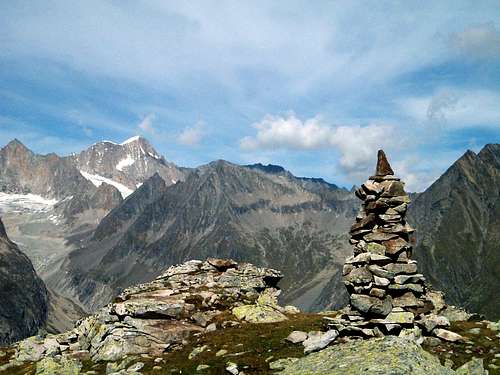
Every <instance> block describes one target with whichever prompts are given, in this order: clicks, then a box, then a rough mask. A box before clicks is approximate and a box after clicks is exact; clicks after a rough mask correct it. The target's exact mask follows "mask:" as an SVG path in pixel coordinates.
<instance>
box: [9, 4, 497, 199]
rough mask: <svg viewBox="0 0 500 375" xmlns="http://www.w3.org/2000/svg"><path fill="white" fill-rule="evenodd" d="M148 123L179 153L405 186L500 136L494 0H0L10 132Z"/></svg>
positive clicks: (57, 146) (112, 136)
mask: <svg viewBox="0 0 500 375" xmlns="http://www.w3.org/2000/svg"><path fill="white" fill-rule="evenodd" d="M134 135H142V136H144V137H146V138H147V139H148V140H149V141H150V142H151V143H152V144H153V145H154V147H155V148H156V149H157V150H158V151H159V152H160V153H161V154H163V155H164V156H165V158H166V159H167V160H169V161H172V162H174V163H176V164H178V165H181V166H187V167H195V166H198V165H201V164H205V163H208V162H210V161H212V160H216V159H225V160H228V161H231V162H234V163H239V164H250V163H256V162H261V163H264V164H268V163H271V164H278V165H282V166H283V167H285V168H286V169H288V170H290V171H291V172H292V173H293V174H295V175H299V176H307V177H323V178H324V179H325V180H327V181H329V182H332V183H335V184H337V185H340V186H345V187H347V188H350V187H351V186H352V185H353V184H359V183H361V182H363V180H365V179H366V178H367V177H368V176H369V175H370V174H373V172H374V169H375V162H376V151H377V150H378V149H379V148H383V149H384V150H385V151H386V153H387V155H388V157H389V160H390V162H391V164H392V165H393V169H394V170H395V172H396V174H397V175H399V176H400V177H402V178H403V179H404V180H405V181H406V183H407V189H408V190H410V191H423V190H424V189H425V188H427V187H428V186H429V185H430V184H431V183H432V182H433V181H434V180H435V179H436V178H438V177H439V176H440V175H441V174H442V173H443V172H444V171H446V169H447V168H448V167H449V166H450V165H451V164H452V163H453V162H454V161H455V160H456V159H457V158H459V157H460V156H461V155H462V154H463V153H464V152H465V151H467V150H468V149H471V150H473V151H475V152H478V151H479V150H480V149H481V148H482V147H483V146H484V145H485V144H487V143H500V7H499V6H498V2H497V1H468V2H465V1H460V0H453V1H428V2H417V1H314V2H311V1H294V0H288V1H243V0H242V1H224V0H219V1H209V0H206V1H186V2H178V1H154V0H151V1H140V0H137V1H129V0H123V1H118V0H116V1H114V0H109V1H105V0H99V1H94V0H86V1H79V2H69V1H51V0H44V1H41V0H40V1H37V0H35V1H23V0H18V1H1V2H0V144H2V145H3V144H5V143H7V142H9V141H10V140H11V139H13V138H18V139H20V140H21V141H22V142H23V143H25V144H26V145H27V146H28V147H30V148H31V149H32V150H34V151H36V152H39V153H48V152H56V153H58V154H61V155H66V154H69V153H71V152H77V151H80V150H82V149H84V148H86V147H88V146H89V145H91V144H92V143H94V142H97V141H100V140H112V141H116V142H121V141H123V140H125V139H127V138H129V137H131V136H134Z"/></svg>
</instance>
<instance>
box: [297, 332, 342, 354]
mask: <svg viewBox="0 0 500 375" xmlns="http://www.w3.org/2000/svg"><path fill="white" fill-rule="evenodd" d="M338 335H339V333H338V331H336V330H334V329H331V330H329V331H326V332H318V331H312V332H309V333H308V336H307V339H306V340H305V341H304V342H302V345H304V353H305V354H309V353H312V352H316V351H318V350H321V349H323V348H325V347H327V346H328V345H329V344H330V343H332V342H333V341H334V340H335V339H336V338H337V337H338Z"/></svg>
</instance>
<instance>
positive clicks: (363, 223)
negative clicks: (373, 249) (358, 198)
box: [351, 214, 375, 232]
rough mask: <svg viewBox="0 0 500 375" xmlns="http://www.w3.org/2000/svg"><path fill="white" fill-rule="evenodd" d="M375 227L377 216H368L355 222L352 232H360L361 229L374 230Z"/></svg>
mask: <svg viewBox="0 0 500 375" xmlns="http://www.w3.org/2000/svg"><path fill="white" fill-rule="evenodd" d="M374 225H375V215H374V214H368V215H367V216H366V217H364V218H363V219H361V220H359V221H357V222H355V223H354V224H353V225H352V226H351V232H355V231H357V230H360V229H367V228H372V227H373V226H374Z"/></svg>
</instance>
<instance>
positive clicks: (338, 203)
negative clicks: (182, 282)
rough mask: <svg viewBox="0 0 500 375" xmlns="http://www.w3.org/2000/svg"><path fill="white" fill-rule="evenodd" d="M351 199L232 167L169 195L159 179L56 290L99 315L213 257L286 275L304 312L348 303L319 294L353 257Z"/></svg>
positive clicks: (104, 227)
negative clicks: (154, 281) (162, 277)
mask: <svg viewBox="0 0 500 375" xmlns="http://www.w3.org/2000/svg"><path fill="white" fill-rule="evenodd" d="M353 199H354V197H353V196H352V194H351V193H350V192H349V191H347V190H344V189H339V188H337V187H336V186H334V185H330V184H327V183H325V182H323V181H319V180H318V181H316V180H309V179H300V178H296V177H294V176H292V175H291V174H290V173H288V172H286V171H273V173H267V172H266V171H262V170H261V168H252V167H241V166H236V165H233V164H230V163H228V162H224V161H217V162H213V163H211V164H209V165H206V166H203V167H200V168H199V169H198V170H196V171H195V172H193V173H191V174H190V175H189V176H188V177H187V179H186V181H184V182H179V183H177V184H176V185H173V186H169V187H167V186H166V184H165V182H164V181H163V180H162V179H161V178H160V177H159V176H158V175H155V176H153V177H152V178H151V179H150V180H148V181H146V182H145V183H144V184H143V185H142V186H141V187H140V188H139V189H138V190H137V191H136V192H135V193H134V194H133V195H131V196H130V197H129V198H128V199H127V200H126V201H125V202H123V203H122V204H121V205H120V206H118V207H117V208H115V209H114V210H113V211H111V212H110V214H109V215H108V216H107V217H106V218H105V219H104V220H102V222H101V223H100V225H99V226H98V227H97V229H96V230H95V232H94V235H93V238H92V239H91V240H90V241H88V242H87V243H86V244H85V245H84V246H82V248H80V249H79V250H77V251H74V252H73V253H72V254H71V255H70V257H69V258H68V259H67V260H66V262H65V264H63V266H62V268H61V270H60V272H58V273H57V274H56V275H54V277H53V278H51V279H50V280H49V281H48V282H49V285H52V286H53V287H55V288H57V290H65V291H69V292H70V293H71V294H72V295H73V296H74V297H76V298H77V299H78V300H79V301H80V302H82V303H83V304H84V305H85V306H87V307H88V308H90V309H95V308H96V307H99V306H101V305H102V304H104V303H106V302H108V301H109V299H110V298H111V297H112V296H113V295H114V294H115V293H116V291H117V290H119V289H121V288H123V287H125V286H128V285H131V284H134V283H137V282H142V281H146V280H149V279H151V278H152V277H154V276H156V275H157V274H158V272H160V271H161V270H162V269H164V268H165V267H166V266H168V265H171V264H176V263H181V262H183V261H185V260H188V259H204V258H206V257H208V256H215V257H227V258H233V259H235V260H244V261H249V262H254V263H256V264H259V265H261V266H270V267H275V268H279V269H281V270H282V271H283V272H284V273H285V274H286V275H287V278H285V279H284V280H283V283H282V287H283V288H284V290H285V297H284V298H285V299H286V301H287V302H294V303H297V304H299V305H300V306H302V307H304V308H314V307H324V306H330V305H331V304H332V303H334V302H337V304H338V303H339V302H341V303H342V302H344V300H343V299H342V297H343V296H344V290H343V288H342V289H340V290H338V291H337V290H330V291H331V292H332V293H330V295H329V296H328V297H327V296H323V297H322V298H320V294H321V291H322V290H323V289H324V287H325V286H326V285H329V284H330V281H331V279H332V278H334V279H335V278H336V274H337V272H338V271H339V270H340V265H341V264H342V263H343V261H344V258H345V256H346V255H347V252H348V251H349V250H348V246H347V241H346V238H345V234H346V233H347V231H348V227H349V225H350V224H351V222H352V221H353V219H354V216H355V210H354V209H353V207H354V203H353V202H354V201H353ZM66 271H68V272H66ZM67 275H72V278H71V279H67ZM335 286H337V284H335ZM337 297H338V298H337Z"/></svg>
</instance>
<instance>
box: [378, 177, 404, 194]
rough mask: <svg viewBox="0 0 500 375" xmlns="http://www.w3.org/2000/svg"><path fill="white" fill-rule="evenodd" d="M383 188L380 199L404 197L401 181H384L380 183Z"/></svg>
mask: <svg viewBox="0 0 500 375" xmlns="http://www.w3.org/2000/svg"><path fill="white" fill-rule="evenodd" d="M380 184H381V185H382V186H383V189H384V190H383V191H382V194H381V197H385V198H390V197H399V196H403V195H406V192H405V188H404V183H403V182H401V181H384V182H381V183H380Z"/></svg>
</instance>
